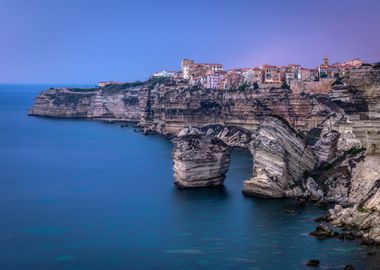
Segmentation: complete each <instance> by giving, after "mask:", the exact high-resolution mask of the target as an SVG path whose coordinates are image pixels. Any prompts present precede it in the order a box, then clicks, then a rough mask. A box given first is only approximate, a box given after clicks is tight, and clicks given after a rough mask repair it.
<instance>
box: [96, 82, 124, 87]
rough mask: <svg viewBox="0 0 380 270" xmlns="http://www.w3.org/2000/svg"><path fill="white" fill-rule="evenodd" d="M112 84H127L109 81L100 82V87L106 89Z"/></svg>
mask: <svg viewBox="0 0 380 270" xmlns="http://www.w3.org/2000/svg"><path fill="white" fill-rule="evenodd" d="M110 84H125V83H124V82H114V81H108V82H98V87H105V86H107V85H110Z"/></svg>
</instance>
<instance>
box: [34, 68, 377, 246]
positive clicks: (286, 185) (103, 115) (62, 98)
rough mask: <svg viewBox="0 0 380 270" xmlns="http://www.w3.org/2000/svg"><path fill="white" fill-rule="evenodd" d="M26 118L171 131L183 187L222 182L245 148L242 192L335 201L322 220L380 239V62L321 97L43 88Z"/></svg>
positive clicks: (168, 84)
mask: <svg viewBox="0 0 380 270" xmlns="http://www.w3.org/2000/svg"><path fill="white" fill-rule="evenodd" d="M29 115H34V116H43V117H73V118H86V119H95V120H105V119H106V120H107V121H111V122H112V121H115V122H133V123H137V126H138V127H139V128H141V129H142V130H143V131H144V132H145V133H150V132H154V133H158V134H163V135H165V136H168V137H174V139H173V144H174V149H173V155H172V156H173V170H174V176H175V183H176V185H177V186H179V187H181V188H195V187H205V186H215V185H222V184H223V182H224V180H225V174H226V172H227V170H228V167H229V162H230V154H229V152H230V150H231V149H233V148H234V147H243V148H246V149H248V150H249V151H250V153H251V154H252V157H253V161H254V162H253V164H252V166H253V175H252V177H251V178H250V179H247V180H246V181H244V183H243V193H244V194H246V195H248V196H259V197H266V198H298V199H299V198H301V199H302V200H305V201H311V202H317V203H333V204H336V206H335V207H334V208H332V209H330V210H329V216H328V217H327V218H326V222H330V224H332V225H334V226H338V227H342V228H346V229H349V230H351V231H354V232H355V233H353V234H351V235H350V236H346V237H354V238H357V237H358V238H361V239H363V243H366V244H372V245H380V166H379V165H380V64H365V65H363V66H362V67H360V68H356V69H353V70H352V71H351V72H350V73H349V75H347V76H345V77H342V78H338V79H337V80H336V81H334V82H332V83H331V86H330V89H329V90H328V91H326V93H324V94H320V93H318V94H313V93H310V92H302V91H301V92H297V93H293V92H292V90H291V89H282V88H278V87H274V86H265V85H263V86H261V87H260V89H253V88H247V89H245V90H242V91H239V90H234V89H232V90H225V91H221V90H213V89H203V88H197V87H189V85H188V84H187V82H186V81H184V80H161V81H154V80H148V81H147V82H145V83H141V84H133V83H132V84H125V85H108V86H105V87H101V88H95V89H77V88H75V89H70V88H60V89H48V90H46V91H44V92H42V93H41V94H39V95H38V96H37V97H36V100H35V103H34V105H33V107H32V108H31V109H30V110H29ZM319 229H320V230H321V229H323V226H322V227H319ZM317 230H318V228H317ZM347 235H348V234H347ZM335 236H336V235H335ZM335 236H334V233H333V234H332V235H331V237H335Z"/></svg>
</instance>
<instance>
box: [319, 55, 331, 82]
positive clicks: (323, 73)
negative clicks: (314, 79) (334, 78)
mask: <svg viewBox="0 0 380 270" xmlns="http://www.w3.org/2000/svg"><path fill="white" fill-rule="evenodd" d="M318 76H319V78H320V79H323V78H329V76H330V65H329V59H328V58H327V57H325V58H323V61H322V64H321V65H319V66H318Z"/></svg>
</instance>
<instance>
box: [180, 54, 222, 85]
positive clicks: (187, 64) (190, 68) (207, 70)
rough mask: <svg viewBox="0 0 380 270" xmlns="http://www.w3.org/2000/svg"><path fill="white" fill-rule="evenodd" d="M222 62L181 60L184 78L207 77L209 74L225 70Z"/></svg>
mask: <svg viewBox="0 0 380 270" xmlns="http://www.w3.org/2000/svg"><path fill="white" fill-rule="evenodd" d="M223 70H224V67H223V65H222V64H209V63H195V62H194V61H193V60H189V59H183V60H182V61H181V71H182V74H183V78H184V79H189V80H194V79H197V78H198V77H205V78H206V77H207V75H208V74H213V73H216V72H219V71H223Z"/></svg>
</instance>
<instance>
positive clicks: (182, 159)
mask: <svg viewBox="0 0 380 270" xmlns="http://www.w3.org/2000/svg"><path fill="white" fill-rule="evenodd" d="M173 143H174V150H173V170H174V177H175V184H176V185H177V186H178V187H180V188H191V187H206V186H219V185H223V182H224V179H225V178H226V172H227V170H228V167H229V164H230V154H229V151H228V146H227V145H226V144H225V143H224V142H223V141H222V140H219V139H217V138H215V137H212V136H208V135H203V134H193V135H185V136H183V137H181V138H180V139H174V140H173Z"/></svg>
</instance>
